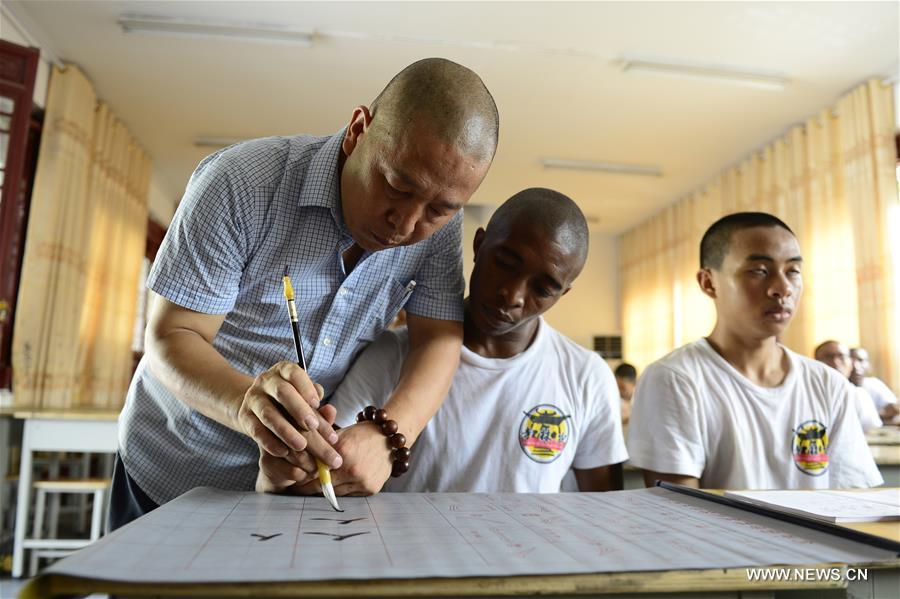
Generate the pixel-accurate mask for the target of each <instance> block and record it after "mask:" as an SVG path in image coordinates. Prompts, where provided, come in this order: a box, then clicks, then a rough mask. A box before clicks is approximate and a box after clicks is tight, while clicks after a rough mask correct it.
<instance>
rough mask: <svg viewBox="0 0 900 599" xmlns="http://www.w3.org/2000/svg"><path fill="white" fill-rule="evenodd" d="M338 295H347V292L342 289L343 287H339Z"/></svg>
mask: <svg viewBox="0 0 900 599" xmlns="http://www.w3.org/2000/svg"><path fill="white" fill-rule="evenodd" d="M338 295H347V290H346V289H344V288H343V287H341V288H340V290H339V291H338Z"/></svg>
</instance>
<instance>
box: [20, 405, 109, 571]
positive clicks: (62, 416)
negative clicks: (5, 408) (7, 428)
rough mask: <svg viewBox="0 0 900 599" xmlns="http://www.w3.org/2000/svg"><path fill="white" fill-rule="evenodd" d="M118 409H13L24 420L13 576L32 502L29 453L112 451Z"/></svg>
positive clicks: (21, 554) (22, 554) (21, 561)
mask: <svg viewBox="0 0 900 599" xmlns="http://www.w3.org/2000/svg"><path fill="white" fill-rule="evenodd" d="M118 416H119V415H118V412H111V411H108V410H104V411H78V412H76V411H72V412H66V411H61V410H54V411H49V410H36V411H21V412H14V413H13V417H14V418H18V419H21V420H24V429H23V433H22V461H21V465H20V467H19V495H18V500H17V502H16V530H15V533H14V536H13V568H12V575H13V577H14V578H19V577H21V576H22V570H23V567H24V562H25V551H24V548H23V547H22V544H23V542H24V540H25V532H26V530H27V528H28V511H29V510H28V508H29V505H30V502H31V475H32V472H31V469H32V453H33V452H35V451H73V452H85V453H115V451H116V448H117V447H118V428H117V427H118V423H117V419H118Z"/></svg>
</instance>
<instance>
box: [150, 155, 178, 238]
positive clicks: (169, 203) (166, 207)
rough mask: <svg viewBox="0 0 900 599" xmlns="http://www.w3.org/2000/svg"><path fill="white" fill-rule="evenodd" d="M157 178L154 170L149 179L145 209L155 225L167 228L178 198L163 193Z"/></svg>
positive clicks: (162, 187)
mask: <svg viewBox="0 0 900 599" xmlns="http://www.w3.org/2000/svg"><path fill="white" fill-rule="evenodd" d="M163 189H164V186H163V185H162V183H161V181H160V179H159V176H158V174H157V172H156V170H155V169H154V171H153V175H152V176H151V177H150V190H149V192H148V196H147V209H148V211H149V215H150V218H152V219H153V220H155V221H156V222H157V223H159V224H161V225H162V226H164V227H166V228H168V227H169V223H171V222H172V216H173V215H174V214H175V208H176V206H177V202H178V200H179V199H180V198H172V197H170V196H169V194H168V193H166V192H164V191H163Z"/></svg>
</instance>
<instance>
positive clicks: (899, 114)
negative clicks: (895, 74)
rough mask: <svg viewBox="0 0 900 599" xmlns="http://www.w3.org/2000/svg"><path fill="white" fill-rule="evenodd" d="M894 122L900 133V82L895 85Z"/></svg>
mask: <svg viewBox="0 0 900 599" xmlns="http://www.w3.org/2000/svg"><path fill="white" fill-rule="evenodd" d="M894 120H895V121H896V125H897V131H900V81H898V82H896V83H894Z"/></svg>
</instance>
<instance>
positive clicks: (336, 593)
mask: <svg viewBox="0 0 900 599" xmlns="http://www.w3.org/2000/svg"><path fill="white" fill-rule="evenodd" d="M860 492H865V491H864V490H861V491H860ZM847 526H848V527H849V528H854V529H857V530H861V531H864V532H868V533H870V534H876V535H879V536H883V537H886V538H889V539H892V540H894V541H897V542H900V522H885V523H864V524H849V525H847ZM807 567H809V568H833V567H836V568H840V569H841V571H842V572H844V573H847V575H850V574H853V573H858V571H857V568H861V569H864V570H865V571H866V574H867V580H852V581H851V580H846V579H845V578H846V577H842V580H838V581H831V580H821V581H809V582H805V581H786V582H774V581H772V582H761V581H753V582H751V581H748V579H747V569H746V568H734V569H721V568H719V569H715V570H670V571H649V572H608V573H602V574H577V575H553V576H510V577H478V578H428V579H412V580H372V581H347V580H334V581H319V582H293V583H291V582H287V583H286V582H278V583H246V584H243V583H242V584H234V583H228V584H156V585H152V584H143V583H142V584H138V583H122V582H106V581H100V580H86V579H79V578H73V577H70V576H60V575H48V576H40V577H38V578H36V579H34V580H32V581H31V583H30V584H29V585H28V586H26V587H25V588H24V589H23V591H22V594H21V595H20V599H38V598H40V599H49V598H53V597H64V596H73V595H74V596H81V595H88V594H91V593H110V594H115V595H121V596H126V597H148V596H150V597H347V598H358V597H453V596H456V597H463V596H464V597H508V596H521V595H544V596H547V595H552V596H556V597H565V596H583V595H598V596H599V595H602V596H604V597H617V596H620V597H628V598H629V599H635V597H636V596H639V597H681V598H684V597H697V595H698V594H699V593H712V594H711V595H710V594H707V595H704V597H706V598H707V599H722V598H725V597H729V598H735V599H737V598H744V599H746V598H749V597H752V598H753V599H763V598H775V597H778V598H791V597H796V598H797V599H800V598H805V599H811V598H812V597H817V598H818V597H822V596H827V597H828V598H829V599H833V598H836V597H848V598H852V599H897V596H898V594H897V591H898V589H900V559H897V560H894V561H893V562H887V563H880V564H851V565H848V564H810V565H808V566H807Z"/></svg>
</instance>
